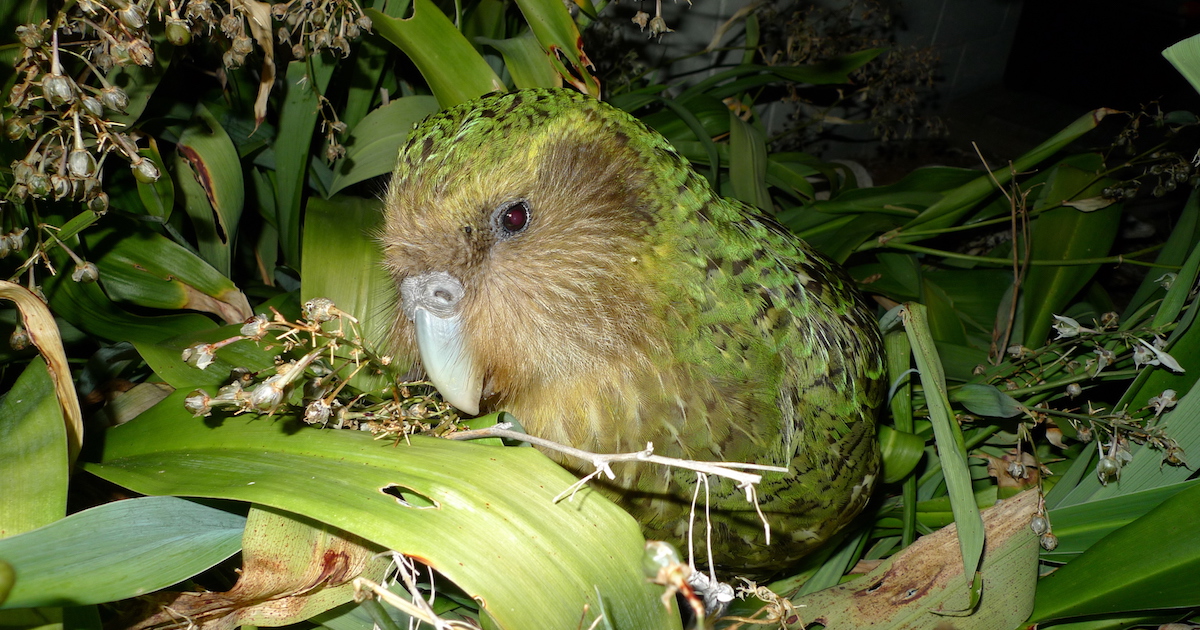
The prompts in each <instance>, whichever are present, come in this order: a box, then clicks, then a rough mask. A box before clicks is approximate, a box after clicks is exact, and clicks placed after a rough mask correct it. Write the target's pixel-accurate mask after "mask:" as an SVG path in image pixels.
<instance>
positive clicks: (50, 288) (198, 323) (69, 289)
mask: <svg viewBox="0 0 1200 630" xmlns="http://www.w3.org/2000/svg"><path fill="white" fill-rule="evenodd" d="M42 288H43V290H44V291H45V292H46V296H47V297H48V298H49V299H50V309H51V310H53V311H54V314H55V315H57V316H59V317H62V318H63V319H65V320H67V321H68V322H71V324H73V325H75V326H76V327H78V328H79V329H81V330H83V331H85V332H87V333H89V334H92V335H96V336H97V337H101V338H103V339H109V340H112V341H160V340H162V339H167V338H169V337H175V336H177V335H182V334H184V333H189V332H198V331H201V330H208V329H211V328H216V324H214V323H213V321H212V320H211V319H209V318H207V317H205V316H203V315H200V314H199V313H185V314H178V315H163V316H160V317H146V316H143V315H134V314H133V313H130V312H128V311H125V310H123V309H121V308H120V307H118V306H117V305H116V304H114V303H113V301H112V300H110V299H109V298H108V296H107V295H105V294H104V291H102V290H101V289H100V286H99V285H98V284H95V283H93V284H85V283H82V282H75V281H73V280H71V278H70V274H67V273H60V274H58V275H57V276H55V277H53V278H51V279H50V280H48V281H47V282H46V284H44V285H43V286H42Z"/></svg>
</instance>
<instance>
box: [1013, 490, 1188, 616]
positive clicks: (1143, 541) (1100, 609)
mask: <svg viewBox="0 0 1200 630" xmlns="http://www.w3.org/2000/svg"><path fill="white" fill-rule="evenodd" d="M1197 505H1200V486H1197V485H1193V486H1192V487H1190V488H1188V489H1187V490H1184V491H1183V492H1180V493H1178V494H1176V495H1175V496H1173V497H1171V498H1170V499H1167V500H1166V501H1164V502H1163V503H1162V504H1161V505H1159V506H1158V507H1156V508H1155V509H1154V510H1152V511H1150V512H1149V513H1148V514H1146V515H1145V516H1143V517H1141V518H1139V519H1137V520H1136V521H1134V522H1132V523H1130V524H1129V525H1126V526H1125V527H1122V528H1121V529H1118V530H1117V531H1115V532H1113V533H1111V534H1109V535H1108V536H1106V537H1105V538H1104V539H1102V540H1101V541H1100V542H1098V543H1096V544H1095V545H1092V547H1091V548H1090V549H1088V550H1087V552H1086V553H1084V554H1083V555H1081V556H1079V557H1078V558H1076V559H1075V560H1074V561H1072V562H1071V563H1070V564H1068V565H1066V566H1065V567H1062V568H1060V569H1058V570H1057V571H1055V572H1054V573H1052V574H1050V575H1048V576H1046V577H1045V578H1042V579H1041V580H1040V581H1039V582H1038V589H1037V605H1036V607H1035V608H1034V611H1033V616H1032V617H1030V619H1029V622H1030V623H1037V624H1041V623H1045V622H1047V621H1052V620H1056V619H1066V618H1071V617H1081V616H1084V615H1112V614H1122V613H1131V612H1137V611H1145V610H1154V609H1160V608H1194V607H1196V606H1200V589H1197V588H1196V576H1198V575H1200V528H1198V527H1196V515H1197V507H1196V506H1197Z"/></svg>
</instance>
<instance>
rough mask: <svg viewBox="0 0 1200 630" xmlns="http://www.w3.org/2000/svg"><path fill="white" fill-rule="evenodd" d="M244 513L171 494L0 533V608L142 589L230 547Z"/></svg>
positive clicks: (182, 574) (236, 542)
mask: <svg viewBox="0 0 1200 630" xmlns="http://www.w3.org/2000/svg"><path fill="white" fill-rule="evenodd" d="M245 521H246V519H245V518H244V517H241V516H238V515H236V514H230V513H229V512H225V511H223V510H218V509H216V508H211V507H207V506H204V505H201V504H199V503H195V502H192V501H187V500H184V499H177V498H175V497H143V498H138V499H128V500H125V501H116V502H113V503H106V504H104V505H101V506H99V507H94V508H92V509H90V510H84V511H83V512H79V513H78V514H72V515H71V516H68V517H67V518H64V519H62V520H59V521H56V522H54V523H51V524H49V525H46V526H45V527H42V528H39V529H36V530H34V531H31V532H27V533H25V534H22V535H20V536H16V537H13V538H8V539H5V540H0V559H3V560H4V561H5V562H7V563H9V564H11V565H12V566H13V568H14V569H15V570H16V573H17V579H16V582H15V584H14V585H13V590H12V593H10V594H9V598H8V600H6V601H5V602H4V604H3V606H0V608H27V607H31V606H79V605H84V604H98V603H101V602H111V601H116V600H119V599H126V598H130V597H136V596H138V595H143V594H145V593H149V592H151V591H155V590H158V589H160V588H165V587H167V586H170V585H172V584H175V583H176V582H181V581H183V580H185V579H187V578H189V577H191V576H193V575H196V574H197V573H200V572H201V571H204V570H205V569H207V568H209V567H211V566H213V565H215V564H216V563H218V562H220V561H222V560H224V559H226V558H228V557H229V556H231V555H233V554H234V553H237V551H238V549H239V548H241V542H242V528H243V526H244V524H245Z"/></svg>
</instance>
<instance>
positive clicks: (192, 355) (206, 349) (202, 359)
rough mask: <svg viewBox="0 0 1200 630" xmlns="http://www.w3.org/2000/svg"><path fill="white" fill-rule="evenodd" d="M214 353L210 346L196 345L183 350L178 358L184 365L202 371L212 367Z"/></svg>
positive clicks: (204, 344) (206, 344)
mask: <svg viewBox="0 0 1200 630" xmlns="http://www.w3.org/2000/svg"><path fill="white" fill-rule="evenodd" d="M214 352H216V351H215V350H214V349H213V347H212V344H209V343H198V344H196V345H194V346H188V347H187V348H184V349H183V352H182V353H181V354H180V358H181V359H182V360H183V362H184V363H187V364H188V365H190V366H192V367H197V368H200V369H201V370H203V369H204V368H206V367H208V366H210V365H212V362H213V359H214V358H215V357H214V355H213V353H214Z"/></svg>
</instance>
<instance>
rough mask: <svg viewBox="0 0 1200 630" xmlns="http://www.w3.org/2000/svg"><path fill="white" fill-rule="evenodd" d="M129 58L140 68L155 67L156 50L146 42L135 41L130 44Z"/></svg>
mask: <svg viewBox="0 0 1200 630" xmlns="http://www.w3.org/2000/svg"><path fill="white" fill-rule="evenodd" d="M129 58H130V59H131V60H132V61H133V63H136V64H137V65H139V66H147V67H149V66H153V65H154V49H153V48H151V47H150V44H147V43H146V42H145V41H142V40H140V39H135V40H133V42H132V43H130V44H129Z"/></svg>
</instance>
